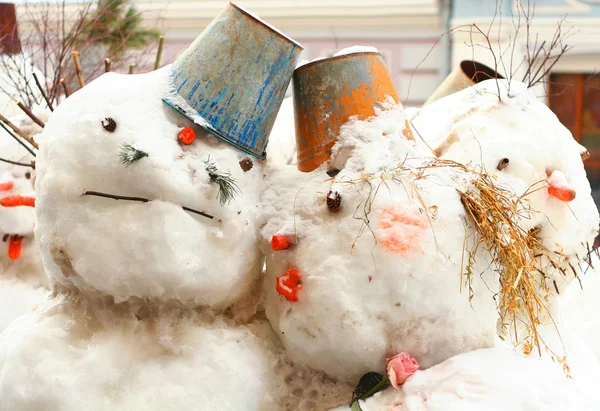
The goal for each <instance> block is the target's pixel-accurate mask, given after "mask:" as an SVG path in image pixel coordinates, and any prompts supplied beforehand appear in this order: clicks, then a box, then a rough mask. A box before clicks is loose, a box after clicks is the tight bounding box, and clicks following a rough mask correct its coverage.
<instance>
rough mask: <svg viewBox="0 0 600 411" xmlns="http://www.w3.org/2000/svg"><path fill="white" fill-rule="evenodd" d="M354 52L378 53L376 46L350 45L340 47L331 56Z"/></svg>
mask: <svg viewBox="0 0 600 411" xmlns="http://www.w3.org/2000/svg"><path fill="white" fill-rule="evenodd" d="M356 53H379V50H377V48H376V47H372V46H351V47H346V48H344V49H341V50H340V51H338V52H337V53H335V54H334V55H333V57H338V56H345V55H348V54H356Z"/></svg>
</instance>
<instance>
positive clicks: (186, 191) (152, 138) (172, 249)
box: [36, 67, 262, 308]
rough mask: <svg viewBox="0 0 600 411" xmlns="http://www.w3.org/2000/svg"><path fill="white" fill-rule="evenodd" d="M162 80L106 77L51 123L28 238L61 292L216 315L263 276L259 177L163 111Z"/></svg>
mask: <svg viewBox="0 0 600 411" xmlns="http://www.w3.org/2000/svg"><path fill="white" fill-rule="evenodd" d="M169 70H170V67H165V68H163V69H161V70H158V71H155V72H152V73H148V74H141V75H120V74H113V73H109V74H105V75H103V76H101V77H100V78H99V79H97V80H95V81H94V82H92V83H90V84H88V85H87V86H86V87H85V88H83V89H81V90H80V91H78V92H76V93H74V94H73V95H72V96H70V97H69V98H68V99H67V100H66V101H65V102H63V103H62V104H61V105H60V106H59V107H58V108H57V109H56V110H55V111H54V113H53V114H52V116H51V118H50V119H49V121H48V123H47V124H46V127H45V129H44V132H43V135H42V139H41V145H40V154H39V155H38V166H37V168H38V175H37V181H36V192H37V206H36V214H37V218H38V225H37V228H36V233H37V235H38V238H39V240H40V245H41V248H42V253H43V261H44V265H45V266H46V268H47V270H48V271H49V274H50V275H51V276H52V277H53V278H54V280H56V281H57V282H59V283H62V284H68V285H74V286H76V287H78V288H80V289H85V290H95V291H98V292H101V293H103V294H107V295H111V296H114V297H115V299H116V300H117V301H118V300H125V299H128V298H131V297H140V298H160V299H176V300H180V301H183V302H186V303H190V304H197V305H207V306H213V307H218V308H224V307H227V306H229V305H230V304H231V303H232V302H234V301H235V300H237V299H239V298H240V297H241V296H242V295H244V294H245V293H246V292H247V291H248V290H249V288H250V285H251V284H252V283H253V282H254V280H255V279H256V278H257V276H258V274H259V272H260V266H261V264H260V257H259V254H258V252H257V247H256V234H255V219H256V207H257V202H258V197H259V188H260V183H261V181H262V167H261V165H260V163H259V162H258V161H256V160H255V159H252V158H248V156H247V155H246V154H244V153H242V152H241V151H238V150H237V149H236V148H234V147H232V146H230V145H229V144H227V143H224V142H221V141H220V140H217V139H216V138H214V137H212V136H210V135H208V134H207V133H205V132H203V130H202V129H201V128H200V127H197V126H195V125H194V124H191V123H190V122H189V121H188V120H186V119H185V118H184V117H183V116H181V115H180V114H179V113H177V112H176V111H175V110H173V109H171V108H170V107H168V106H167V105H166V104H164V103H163V101H162V99H163V97H165V96H166V95H167V93H169V92H170V84H169V79H168V78H169V75H168V74H169ZM184 127H190V128H191V129H192V130H193V131H194V132H195V133H196V134H197V138H196V139H195V140H194V141H193V142H191V144H184V143H182V141H181V139H180V138H179V134H180V132H181V131H182V129H184ZM187 131H190V130H187ZM187 137H189V135H188V136H187ZM184 140H185V139H184ZM187 142H188V143H189V140H188V141H187ZM252 166H253V167H252ZM250 167H251V168H250ZM223 178H225V179H226V180H227V181H229V186H228V187H229V189H230V190H231V189H233V190H234V191H235V193H233V194H234V195H233V198H230V199H229V201H221V200H224V199H223V193H224V192H223V191H222V190H221V183H223ZM86 193H87V194H86ZM147 200H148V201H147ZM225 200H227V199H225Z"/></svg>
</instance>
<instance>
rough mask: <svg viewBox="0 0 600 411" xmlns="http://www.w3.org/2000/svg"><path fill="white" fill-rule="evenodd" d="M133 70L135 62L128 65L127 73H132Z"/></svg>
mask: <svg viewBox="0 0 600 411" xmlns="http://www.w3.org/2000/svg"><path fill="white" fill-rule="evenodd" d="M134 72H135V63H132V64H130V65H129V74H133V73H134Z"/></svg>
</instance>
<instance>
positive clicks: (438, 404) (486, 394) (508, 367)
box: [335, 343, 600, 411]
mask: <svg viewBox="0 0 600 411" xmlns="http://www.w3.org/2000/svg"><path fill="white" fill-rule="evenodd" d="M582 349H585V348H582ZM598 377H600V373H599V366H598V362H597V361H596V360H595V359H593V358H591V359H589V361H588V363H587V364H586V365H585V369H583V370H582V371H581V373H580V374H579V375H573V378H572V379H569V378H567V377H566V376H565V374H564V373H563V372H562V370H561V368H560V367H558V366H557V365H556V364H555V363H553V362H552V361H551V360H549V359H548V358H539V357H535V356H531V357H527V358H525V357H523V356H522V355H520V354H518V353H515V352H514V351H512V350H511V349H510V348H509V347H506V346H505V345H504V344H502V343H497V345H496V346H495V347H493V348H489V349H482V350H476V351H472V352H469V353H466V354H461V355H459V356H456V357H453V358H451V359H449V360H447V361H445V362H443V363H441V364H439V365H436V366H435V367H432V368H430V369H428V370H426V371H419V372H417V373H416V374H415V375H414V376H413V377H412V378H410V379H409V380H408V381H407V382H406V384H405V385H404V386H403V388H402V389H401V390H400V391H397V390H395V389H393V388H389V389H387V390H386V391H383V392H381V393H378V394H375V395H374V396H373V397H371V398H369V399H367V401H365V402H362V403H361V408H362V409H363V411H449V410H452V411H501V410H511V411H533V410H536V411H539V410H544V411H564V410H570V411H571V410H578V411H587V410H598V409H599V408H600V406H599V405H598V401H597V393H596V391H597V389H596V388H595V385H596V384H595V381H597V379H598ZM346 410H349V408H348V407H340V408H338V409H336V410H335V411H346Z"/></svg>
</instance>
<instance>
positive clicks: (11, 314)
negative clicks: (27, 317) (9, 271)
mask: <svg viewBox="0 0 600 411" xmlns="http://www.w3.org/2000/svg"><path fill="white" fill-rule="evenodd" d="M47 294H48V290H47V289H46V288H44V287H40V286H36V285H34V284H31V283H30V282H25V281H23V280H22V279H18V278H10V277H7V276H6V275H4V274H3V275H2V276H1V277H0V301H1V302H2V309H0V333H2V331H4V329H5V328H6V327H8V325H9V324H10V323H11V322H12V321H13V320H14V319H15V318H17V317H20V316H22V315H24V314H27V313H29V312H31V311H32V310H33V309H34V308H35V307H36V306H37V305H38V304H41V303H42V302H43V301H44V300H45V298H46V296H47Z"/></svg>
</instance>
